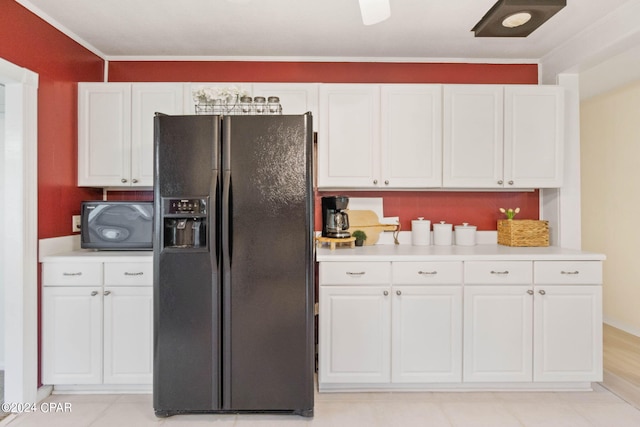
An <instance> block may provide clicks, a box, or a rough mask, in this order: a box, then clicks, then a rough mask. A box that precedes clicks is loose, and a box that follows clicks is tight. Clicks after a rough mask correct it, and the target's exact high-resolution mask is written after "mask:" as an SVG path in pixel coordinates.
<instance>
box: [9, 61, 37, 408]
mask: <svg viewBox="0 0 640 427" xmlns="http://www.w3.org/2000/svg"><path fill="white" fill-rule="evenodd" d="M0 84H3V85H4V86H5V109H6V112H5V141H4V147H3V148H4V156H3V157H4V165H2V166H3V168H2V169H3V172H2V173H3V174H4V177H3V182H4V186H5V189H4V200H2V201H0V202H2V208H3V209H4V207H5V206H11V215H7V214H5V215H4V221H3V222H4V224H1V225H2V227H3V229H4V236H5V238H4V241H3V242H2V243H1V244H3V245H4V261H3V263H4V268H3V270H4V272H3V274H4V277H3V280H4V287H5V298H4V306H5V396H4V401H5V402H24V403H27V402H30V403H34V402H37V401H38V108H37V106H38V74H36V73H34V72H33V71H30V70H28V69H26V68H22V67H19V66H17V65H15V64H12V63H10V62H8V61H6V60H4V59H2V58H0Z"/></svg>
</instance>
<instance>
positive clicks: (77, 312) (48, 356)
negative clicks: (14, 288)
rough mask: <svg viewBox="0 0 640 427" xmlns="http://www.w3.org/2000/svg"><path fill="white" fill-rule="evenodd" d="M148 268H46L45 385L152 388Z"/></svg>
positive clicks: (140, 265) (105, 265) (87, 265)
mask: <svg viewBox="0 0 640 427" xmlns="http://www.w3.org/2000/svg"><path fill="white" fill-rule="evenodd" d="M149 265H151V263H136V262H131V263H86V262H84V263H77V264H74V263H55V262H53V263H44V264H43V298H42V336H43V338H42V382H43V383H44V384H53V385H101V384H106V385H108V384H127V385H149V384H151V383H152V374H153V371H152V366H153V353H152V349H153V346H152V344H153V311H152V310H153V287H152V281H151V280H152V278H151V274H150V270H149ZM96 272H99V274H96ZM103 272H104V275H103ZM83 277H84V278H86V279H84V280H85V281H83V279H82V278H83ZM130 284H134V285H135V286H128V285H130Z"/></svg>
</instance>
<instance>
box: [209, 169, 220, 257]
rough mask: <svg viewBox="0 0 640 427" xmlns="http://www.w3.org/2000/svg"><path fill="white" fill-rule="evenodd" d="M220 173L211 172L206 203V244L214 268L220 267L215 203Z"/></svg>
mask: <svg viewBox="0 0 640 427" xmlns="http://www.w3.org/2000/svg"><path fill="white" fill-rule="evenodd" d="M219 178H220V173H219V172H218V170H215V169H214V171H213V174H212V177H211V184H210V186H209V200H208V201H207V203H208V204H209V206H208V208H207V209H208V212H209V224H208V225H207V227H208V230H209V233H208V234H209V236H208V239H209V241H208V242H207V244H208V245H209V248H210V249H209V252H210V253H211V265H212V266H214V267H220V241H219V239H218V232H219V230H220V228H219V227H218V221H219V219H218V206H217V203H218V202H217V201H218V200H219V198H218V185H219V184H220V179H219Z"/></svg>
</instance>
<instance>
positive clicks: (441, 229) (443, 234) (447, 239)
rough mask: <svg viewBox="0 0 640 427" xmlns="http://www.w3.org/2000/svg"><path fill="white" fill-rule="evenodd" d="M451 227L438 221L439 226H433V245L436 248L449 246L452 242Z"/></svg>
mask: <svg viewBox="0 0 640 427" xmlns="http://www.w3.org/2000/svg"><path fill="white" fill-rule="evenodd" d="M452 234H453V232H452V225H451V224H447V223H445V222H444V221H440V224H433V244H434V245H438V246H448V245H451V240H452Z"/></svg>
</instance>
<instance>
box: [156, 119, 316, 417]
mask: <svg viewBox="0 0 640 427" xmlns="http://www.w3.org/2000/svg"><path fill="white" fill-rule="evenodd" d="M154 121H155V122H154V126H155V152H154V155H155V158H154V169H155V175H154V212H155V221H154V227H155V230H154V231H155V233H154V238H155V241H154V343H153V344H154V367H153V369H154V375H153V406H154V410H155V413H156V415H157V416H158V417H166V416H171V415H175V414H181V413H207V412H215V413H218V412H219V413H242V412H284V413H293V414H299V415H303V416H313V394H314V381H313V378H314V363H315V362H314V360H315V357H314V351H315V347H314V327H313V319H314V317H313V316H314V314H313V307H314V277H315V276H314V268H313V248H314V240H313V228H314V227H313V188H312V179H313V173H312V168H313V160H312V158H313V156H312V152H313V150H312V144H313V138H312V134H313V130H312V117H311V115H310V114H309V113H307V114H304V115H277V116H276V115H274V116H224V117H222V116H211V115H209V116H207V115H200V116H168V115H162V114H157V115H156V117H155V118H154Z"/></svg>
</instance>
